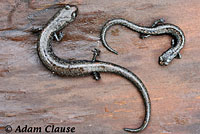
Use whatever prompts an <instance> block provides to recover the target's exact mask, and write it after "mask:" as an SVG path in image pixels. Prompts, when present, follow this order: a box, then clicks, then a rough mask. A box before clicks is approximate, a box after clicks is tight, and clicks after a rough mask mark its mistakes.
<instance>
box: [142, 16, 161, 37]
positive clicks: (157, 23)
mask: <svg viewBox="0 0 200 134" xmlns="http://www.w3.org/2000/svg"><path fill="white" fill-rule="evenodd" d="M164 23H165V20H164V19H163V18H161V19H159V20H156V21H155V22H154V23H153V25H152V26H151V27H152V28H154V27H157V26H159V25H162V24H164ZM149 36H151V35H149V34H140V39H145V38H148V37H149Z"/></svg>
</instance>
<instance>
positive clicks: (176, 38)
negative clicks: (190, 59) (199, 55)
mask: <svg viewBox="0 0 200 134" xmlns="http://www.w3.org/2000/svg"><path fill="white" fill-rule="evenodd" d="M114 25H122V26H125V27H127V28H129V29H131V30H133V31H136V32H138V33H140V34H141V36H140V37H141V38H142V39H143V38H146V37H149V36H150V35H163V34H169V35H171V36H172V37H173V39H172V47H171V48H169V49H168V50H167V51H165V52H164V53H163V54H162V55H161V56H160V57H159V63H160V65H165V66H167V65H168V64H169V63H170V62H171V61H172V60H173V59H174V58H175V57H176V58H179V59H180V58H181V55H180V53H179V52H180V50H181V49H182V48H183V46H184V44H185V36H184V33H183V31H182V30H181V29H180V28H179V27H177V26H175V25H173V24H164V19H159V20H157V21H155V22H154V24H153V25H152V27H141V26H138V25H136V24H134V23H132V22H130V21H128V20H124V19H113V20H110V21H108V22H107V23H106V24H105V25H104V26H103V28H102V31H101V35H100V36H101V41H102V43H103V45H104V47H106V48H107V49H108V50H109V51H111V52H113V53H115V54H118V53H117V51H115V50H114V49H112V48H111V47H110V46H109V45H108V44H107V42H106V39H105V38H106V32H107V31H108V29H109V28H110V27H111V26H114Z"/></svg>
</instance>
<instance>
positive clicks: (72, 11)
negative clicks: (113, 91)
mask: <svg viewBox="0 0 200 134" xmlns="http://www.w3.org/2000/svg"><path fill="white" fill-rule="evenodd" d="M76 14H77V7H76V6H70V5H66V6H65V7H64V8H62V9H61V10H59V11H58V12H57V13H56V14H55V15H54V17H52V19H50V21H49V22H48V24H47V25H46V26H45V27H44V29H43V30H42V33H41V35H40V37H39V41H38V44H37V50H38V55H39V58H40V60H41V62H42V63H43V64H44V66H45V67H46V68H48V69H49V70H50V71H52V72H53V73H56V74H58V75H61V76H84V75H88V74H92V73H93V74H94V73H96V74H97V73H99V72H109V73H115V74H118V75H121V76H122V77H124V78H126V79H127V80H129V81H130V82H131V83H132V84H134V85H135V86H136V88H137V89H138V91H139V92H140V94H141V96H142V97H143V100H144V105H145V117H144V121H143V124H142V125H141V126H140V127H139V128H137V129H129V128H124V130H125V131H128V132H139V131H141V130H143V129H145V128H146V127H147V125H148V123H149V120H150V114H151V104H150V99H149V95H148V93H147V90H146V88H145V86H144V84H143V83H142V81H141V80H140V79H139V78H138V77H137V76H136V75H135V74H133V73H132V72H131V71H129V70H127V69H126V68H123V67H121V66H119V65H116V64H113V63H109V62H103V61H96V60H94V59H93V60H91V61H87V60H74V61H71V60H70V61H68V60H65V59H61V58H59V57H57V56H56V55H55V54H54V52H53V50H52V46H51V42H52V40H53V35H54V34H55V33H57V32H59V31H60V30H62V29H63V28H64V27H65V26H66V25H67V24H69V23H70V22H72V21H74V19H75V17H76ZM97 76H98V75H97Z"/></svg>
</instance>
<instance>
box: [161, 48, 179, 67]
mask: <svg viewBox="0 0 200 134" xmlns="http://www.w3.org/2000/svg"><path fill="white" fill-rule="evenodd" d="M176 55H177V54H175V53H174V51H173V50H172V49H169V50H167V51H166V52H164V53H163V54H162V55H161V56H160V57H159V64H160V65H161V66H167V65H168V64H169V63H170V62H171V61H172V60H173V59H174V58H175V57H176Z"/></svg>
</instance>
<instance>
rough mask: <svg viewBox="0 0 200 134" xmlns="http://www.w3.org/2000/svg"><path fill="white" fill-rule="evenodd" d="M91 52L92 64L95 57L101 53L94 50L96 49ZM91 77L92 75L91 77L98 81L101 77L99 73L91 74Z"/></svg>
mask: <svg viewBox="0 0 200 134" xmlns="http://www.w3.org/2000/svg"><path fill="white" fill-rule="evenodd" d="M92 52H93V58H92V62H95V61H96V58H97V56H99V55H100V52H101V51H100V50H99V49H96V48H95V49H94V50H92ZM92 75H93V77H94V79H95V80H100V79H101V76H100V73H99V72H93V73H92Z"/></svg>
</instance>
